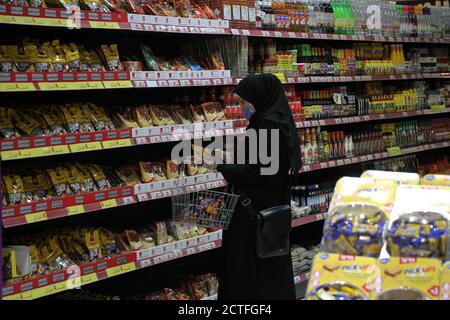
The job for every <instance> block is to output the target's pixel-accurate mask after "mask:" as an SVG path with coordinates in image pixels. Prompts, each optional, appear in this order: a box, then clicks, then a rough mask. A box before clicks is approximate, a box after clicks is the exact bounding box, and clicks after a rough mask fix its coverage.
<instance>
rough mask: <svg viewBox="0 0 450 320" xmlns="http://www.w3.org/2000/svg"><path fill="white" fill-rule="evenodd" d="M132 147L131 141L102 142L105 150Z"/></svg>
mask: <svg viewBox="0 0 450 320" xmlns="http://www.w3.org/2000/svg"><path fill="white" fill-rule="evenodd" d="M131 145H132V142H131V139H119V140H110V141H102V146H103V149H112V148H120V147H129V146H131Z"/></svg>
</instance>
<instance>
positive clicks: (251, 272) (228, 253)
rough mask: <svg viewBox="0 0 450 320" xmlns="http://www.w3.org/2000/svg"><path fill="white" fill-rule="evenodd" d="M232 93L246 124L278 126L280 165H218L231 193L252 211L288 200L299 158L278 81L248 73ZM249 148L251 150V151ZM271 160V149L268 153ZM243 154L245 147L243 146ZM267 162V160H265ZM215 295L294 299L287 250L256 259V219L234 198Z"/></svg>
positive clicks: (282, 203)
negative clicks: (271, 170) (267, 169)
mask: <svg viewBox="0 0 450 320" xmlns="http://www.w3.org/2000/svg"><path fill="white" fill-rule="evenodd" d="M234 93H235V94H236V95H237V96H238V100H240V104H241V109H242V111H243V112H244V114H245V115H246V118H247V119H248V120H249V126H248V127H247V129H255V130H258V129H267V130H268V137H269V138H268V139H267V140H268V149H267V150H269V152H270V150H271V144H270V133H271V131H272V130H279V141H278V146H279V147H278V157H279V169H278V172H277V173H276V174H274V175H262V174H261V168H262V167H264V166H263V165H262V164H261V161H260V160H259V156H258V163H257V164H248V163H246V164H222V165H218V166H217V170H218V171H219V172H221V173H222V175H223V176H224V178H225V179H226V180H227V182H228V183H229V184H230V185H233V186H234V187H235V190H236V192H237V193H238V194H239V190H242V189H244V190H245V193H246V194H247V196H248V198H250V200H251V201H252V204H253V207H254V208H255V210H258V211H259V210H263V209H268V208H271V207H275V206H279V205H285V204H290V188H291V183H292V176H290V175H289V172H290V171H292V172H297V171H298V169H299V163H300V147H299V142H298V136H297V130H296V127H295V123H294V120H293V118H292V113H291V110H290V108H289V105H288V101H287V98H286V95H285V92H284V88H283V86H282V84H281V82H280V81H279V80H278V78H276V77H275V76H273V75H270V74H264V75H255V76H248V77H247V78H245V79H244V80H242V81H241V82H240V83H239V85H238V86H237V88H236V89H235V90H234ZM252 152H255V151H254V150H252ZM271 157H272V159H273V157H274V154H271ZM247 158H248V151H247ZM266 166H269V165H266ZM221 250H222V261H221V271H220V286H219V299H220V300H233V299H239V300H243V299H252V300H276V299H279V300H292V299H295V286H294V276H293V271H292V261H291V255H290V254H288V255H284V256H280V257H274V258H265V259H260V258H258V257H257V254H256V222H255V220H253V219H252V218H251V217H249V215H248V214H246V212H245V211H244V210H243V208H242V205H241V204H240V203H239V204H238V206H237V208H236V211H235V213H234V215H233V219H232V221H231V223H230V226H229V228H228V230H226V231H224V233H223V242H222V248H221Z"/></svg>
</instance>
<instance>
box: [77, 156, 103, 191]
mask: <svg viewBox="0 0 450 320" xmlns="http://www.w3.org/2000/svg"><path fill="white" fill-rule="evenodd" d="M75 166H76V167H77V169H78V174H79V176H80V182H81V191H82V192H94V191H97V190H98V189H97V186H96V185H95V181H94V179H93V178H92V175H91V173H90V171H89V168H88V166H86V165H83V164H80V163H77V164H75Z"/></svg>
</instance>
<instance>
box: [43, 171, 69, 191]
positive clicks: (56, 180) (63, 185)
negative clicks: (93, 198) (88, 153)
mask: <svg viewBox="0 0 450 320" xmlns="http://www.w3.org/2000/svg"><path fill="white" fill-rule="evenodd" d="M47 174H48V175H49V177H50V181H51V182H52V184H53V190H54V194H55V196H57V197H63V196H69V195H71V194H72V190H71V189H70V186H69V183H68V181H67V179H68V175H69V173H68V172H67V169H66V168H64V167H61V166H59V167H54V168H50V169H47Z"/></svg>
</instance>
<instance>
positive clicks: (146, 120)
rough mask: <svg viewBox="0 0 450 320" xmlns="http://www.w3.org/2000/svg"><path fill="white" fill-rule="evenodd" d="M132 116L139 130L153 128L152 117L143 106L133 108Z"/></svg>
mask: <svg viewBox="0 0 450 320" xmlns="http://www.w3.org/2000/svg"><path fill="white" fill-rule="evenodd" d="M133 115H134V118H135V120H136V122H137V123H138V124H139V126H140V127H141V128H146V127H152V126H153V120H152V116H151V114H150V112H149V110H148V108H147V106H146V105H145V104H144V105H142V106H139V107H136V108H134V109H133Z"/></svg>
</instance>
